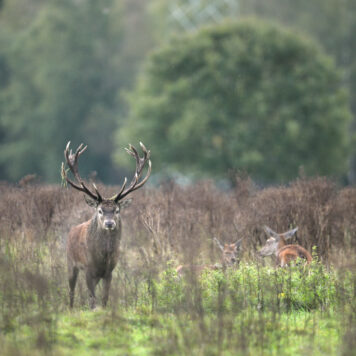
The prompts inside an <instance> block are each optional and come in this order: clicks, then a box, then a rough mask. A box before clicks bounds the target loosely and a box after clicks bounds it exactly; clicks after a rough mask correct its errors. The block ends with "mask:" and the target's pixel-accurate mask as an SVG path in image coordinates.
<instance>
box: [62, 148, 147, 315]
mask: <svg viewBox="0 0 356 356" xmlns="http://www.w3.org/2000/svg"><path fill="white" fill-rule="evenodd" d="M69 145H70V142H68V144H67V147H66V149H65V151H64V156H65V159H66V162H67V165H68V167H69V169H70V171H71V172H72V174H73V176H74V177H75V179H76V181H77V182H76V183H75V182H73V181H72V180H70V179H69V178H68V176H67V171H66V169H65V167H64V164H63V163H62V177H63V178H64V179H65V180H66V181H67V182H68V183H69V184H70V185H71V186H72V187H73V188H74V189H76V190H79V191H81V192H83V193H84V194H85V199H86V202H87V203H88V204H89V205H90V206H92V207H94V208H95V212H94V215H93V217H92V218H91V219H90V220H88V221H86V222H84V223H82V224H80V225H77V226H75V227H73V228H72V229H71V230H70V232H69V235H68V239H67V263H68V273H69V289H70V290H69V305H70V307H71V308H72V307H73V303H74V290H75V286H76V282H77V277H78V273H79V270H83V271H84V272H85V278H86V283H87V287H88V290H89V305H90V307H91V308H92V309H94V308H95V307H96V297H95V288H96V286H97V284H98V282H99V281H100V279H102V280H103V283H104V291H103V301H102V304H103V306H104V307H105V306H106V304H107V302H108V298H109V289H110V284H111V279H112V271H113V269H114V268H115V266H116V264H117V262H118V259H119V244H120V239H121V217H120V212H121V209H122V208H123V207H125V206H127V205H128V203H129V202H130V200H123V199H124V198H125V197H126V196H127V195H128V194H130V193H131V192H133V191H134V190H136V189H139V188H140V187H142V186H143V185H144V184H145V183H146V181H147V180H148V177H149V176H150V173H151V161H150V160H149V157H150V151H147V149H146V147H145V146H144V145H143V144H142V143H140V145H141V148H142V150H143V153H144V155H143V157H142V158H141V157H140V156H139V154H138V152H137V150H136V149H135V147H133V146H131V145H130V146H129V149H126V151H127V152H128V153H129V154H130V155H131V156H133V157H134V158H135V160H136V171H135V174H134V177H133V178H132V181H131V183H130V184H129V186H128V187H127V188H126V183H127V179H126V178H125V181H124V183H123V185H122V187H121V188H120V189H119V192H118V193H117V194H115V195H114V196H113V197H111V198H103V197H102V195H101V194H100V193H99V191H98V188H97V187H96V185H95V184H93V188H92V189H89V188H88V187H87V185H86V183H84V181H83V180H82V178H81V177H80V175H79V172H78V158H79V156H80V155H81V154H82V153H83V152H84V151H85V150H86V148H87V146H85V147H84V146H83V144H81V145H80V146H79V147H78V149H77V150H76V152H75V153H72V150H70V151H69ZM147 162H148V170H147V174H146V176H145V178H143V179H142V180H141V181H140V177H141V175H142V171H143V168H144V166H145V164H146V163H147ZM125 188H126V189H125Z"/></svg>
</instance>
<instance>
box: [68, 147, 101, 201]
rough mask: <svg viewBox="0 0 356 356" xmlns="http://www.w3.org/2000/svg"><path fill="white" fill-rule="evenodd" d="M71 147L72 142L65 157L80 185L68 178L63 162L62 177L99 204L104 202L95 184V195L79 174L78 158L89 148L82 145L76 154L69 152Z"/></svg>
mask: <svg viewBox="0 0 356 356" xmlns="http://www.w3.org/2000/svg"><path fill="white" fill-rule="evenodd" d="M69 146H70V141H69V142H68V143H67V146H66V149H65V150H64V157H65V159H66V162H67V165H68V167H69V169H70V171H71V172H72V173H73V175H74V177H75V179H76V180H77V182H78V183H79V185H78V184H76V183H74V182H73V181H72V180H70V179H69V178H68V176H67V172H66V170H65V168H64V163H63V162H62V177H63V178H65V180H66V181H67V182H68V183H69V184H70V185H71V186H72V187H73V188H75V189H77V190H79V191H81V192H83V193H85V194H87V195H89V196H90V197H91V198H92V199H94V200H96V201H97V202H101V201H103V198H102V196H101V195H100V193H99V191H98V188H97V187H96V185H95V184H93V187H94V191H95V193H93V192H92V191H91V190H90V189H89V188H88V187H87V186H86V185H85V183H84V181H83V180H82V178H81V177H80V175H79V172H78V158H79V156H80V155H81V154H82V153H83V152H84V151H85V150H86V149H87V147H88V146H84V145H83V144H82V143H81V144H80V145H79V147H78V148H77V150H76V151H75V153H73V152H72V150H69Z"/></svg>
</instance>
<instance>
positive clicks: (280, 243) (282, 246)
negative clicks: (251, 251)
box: [259, 226, 312, 267]
mask: <svg viewBox="0 0 356 356" xmlns="http://www.w3.org/2000/svg"><path fill="white" fill-rule="evenodd" d="M264 230H265V232H266V233H267V235H268V236H269V238H268V240H267V241H266V244H265V245H264V246H263V247H262V248H261V250H260V251H259V255H260V256H262V257H265V256H271V255H275V256H276V257H277V263H278V265H280V266H281V267H284V266H287V265H289V264H290V263H291V262H292V261H296V260H297V258H302V259H305V260H306V262H307V263H310V262H311V261H312V256H311V254H310V253H309V252H308V251H307V250H306V249H305V248H304V247H302V246H299V245H287V240H288V239H290V238H292V237H293V236H294V234H295V233H296V232H297V230H298V228H295V229H292V230H289V231H287V232H284V233H282V234H278V233H277V232H275V231H273V230H272V229H271V228H269V227H268V226H264Z"/></svg>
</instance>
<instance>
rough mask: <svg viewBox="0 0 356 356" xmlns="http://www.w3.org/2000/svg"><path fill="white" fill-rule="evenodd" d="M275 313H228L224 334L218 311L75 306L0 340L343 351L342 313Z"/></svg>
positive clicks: (135, 351) (11, 344)
mask: <svg viewBox="0 0 356 356" xmlns="http://www.w3.org/2000/svg"><path fill="white" fill-rule="evenodd" d="M273 318H274V317H273V315H272V314H270V313H258V312H256V313H253V314H249V315H246V314H244V313H241V314H240V315H234V316H225V318H224V323H225V324H224V328H223V330H222V335H219V330H218V328H217V327H216V323H219V321H218V320H216V317H214V316H213V315H210V316H205V317H204V318H203V320H194V319H193V318H191V316H189V315H180V316H179V317H177V316H176V315H174V314H163V315H162V314H156V313H152V314H149V315H147V314H145V313H142V312H140V311H138V310H132V311H126V312H122V313H121V314H120V315H113V314H112V311H110V310H98V311H96V312H91V311H76V312H73V313H70V312H66V313H63V314H61V315H59V316H58V319H57V320H56V321H55V322H54V324H55V328H53V330H50V329H46V328H43V329H41V328H40V329H38V328H33V327H31V326H28V325H25V326H20V327H19V328H18V329H16V333H9V334H7V335H5V336H2V337H1V339H0V340H1V344H2V345H3V351H4V350H5V353H6V352H9V354H10V350H16V351H17V353H18V354H33V355H36V354H47V353H49V352H51V353H52V354H54V355H121V354H129V355H151V354H152V355H157V354H162V355H163V354H170V355H182V354H186V355H189V354H196V355H198V354H204V355H205V354H211V355H215V354H219V353H223V354H226V355H237V354H241V355H257V354H263V355H310V354H312V355H336V354H339V351H340V343H341V337H342V335H343V331H344V330H343V326H342V321H341V320H340V319H339V318H338V317H337V315H334V314H328V315H324V314H322V313H320V312H315V311H314V312H305V311H303V312H294V313H292V314H284V315H281V316H279V318H278V319H277V320H274V319H273ZM201 323H203V325H201ZM227 325H229V326H230V328H231V329H229V328H227ZM243 339H245V341H244V342H243V343H242V342H241V340H243Z"/></svg>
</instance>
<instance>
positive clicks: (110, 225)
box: [104, 219, 116, 230]
mask: <svg viewBox="0 0 356 356" xmlns="http://www.w3.org/2000/svg"><path fill="white" fill-rule="evenodd" d="M115 228H116V222H115V220H112V219H110V220H109V219H107V220H105V221H104V229H106V230H114V229H115Z"/></svg>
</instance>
